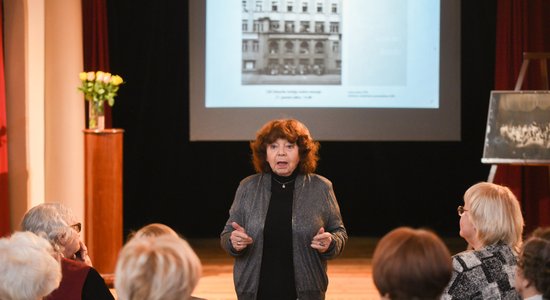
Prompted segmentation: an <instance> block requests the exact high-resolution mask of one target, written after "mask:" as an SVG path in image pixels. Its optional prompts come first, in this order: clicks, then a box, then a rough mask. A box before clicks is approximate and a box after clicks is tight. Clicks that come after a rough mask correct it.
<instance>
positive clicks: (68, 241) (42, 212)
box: [21, 203, 114, 300]
mask: <svg viewBox="0 0 550 300" xmlns="http://www.w3.org/2000/svg"><path fill="white" fill-rule="evenodd" d="M81 227H82V225H81V223H78V222H77V220H76V217H75V216H74V215H73V214H72V212H71V211H70V210H69V209H68V208H67V207H65V206H63V205H62V204H60V203H43V204H39V205H37V206H35V207H33V208H31V209H30V210H29V211H28V212H27V213H26V214H25V215H24V216H23V220H22V222H21V228H22V229H23V230H26V231H31V232H34V233H36V234H38V235H44V236H45V237H46V239H48V240H49V242H50V244H51V245H52V246H53V248H54V250H55V251H56V252H57V253H58V254H59V255H60V256H61V270H62V274H63V277H62V279H61V284H60V286H59V288H58V289H56V290H54V291H53V293H51V294H50V295H49V296H48V297H47V299H48V300H55V299H93V300H102V299H107V300H111V299H114V298H113V295H112V294H111V292H110V291H109V288H108V287H107V285H106V284H105V281H104V280H103V278H102V277H101V275H99V273H98V272H97V271H96V270H95V269H94V268H93V267H92V266H91V265H92V263H91V261H90V258H89V256H88V251H87V248H86V245H84V243H83V242H82V241H81V240H80V230H81Z"/></svg>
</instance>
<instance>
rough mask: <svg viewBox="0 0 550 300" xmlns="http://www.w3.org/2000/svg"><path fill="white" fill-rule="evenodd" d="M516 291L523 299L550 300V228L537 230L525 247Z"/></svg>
mask: <svg viewBox="0 0 550 300" xmlns="http://www.w3.org/2000/svg"><path fill="white" fill-rule="evenodd" d="M516 289H517V290H518V292H519V293H520V294H521V296H522V297H523V299H528V300H543V299H545V300H549V299H550V227H546V228H539V229H537V230H535V231H534V232H533V234H532V235H531V237H530V238H529V239H528V240H527V241H526V242H525V244H524V245H523V249H522V251H521V253H520V255H519V259H518V268H517V271H516Z"/></svg>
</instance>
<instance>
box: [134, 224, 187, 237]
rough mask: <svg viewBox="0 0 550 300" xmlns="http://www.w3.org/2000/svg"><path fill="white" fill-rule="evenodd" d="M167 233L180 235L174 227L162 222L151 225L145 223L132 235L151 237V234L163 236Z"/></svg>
mask: <svg viewBox="0 0 550 300" xmlns="http://www.w3.org/2000/svg"><path fill="white" fill-rule="evenodd" d="M165 234H168V235H172V236H175V237H179V235H178V234H177V233H176V232H175V231H174V229H172V228H170V227H169V226H166V225H164V224H161V223H151V224H149V225H145V226H143V227H141V228H140V229H139V230H138V231H136V232H135V233H134V234H133V235H132V236H131V237H132V238H142V237H151V236H161V235H165Z"/></svg>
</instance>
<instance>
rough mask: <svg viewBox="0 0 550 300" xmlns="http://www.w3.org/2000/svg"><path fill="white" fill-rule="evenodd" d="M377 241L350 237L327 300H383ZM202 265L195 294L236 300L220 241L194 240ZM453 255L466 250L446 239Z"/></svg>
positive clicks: (331, 271)
mask: <svg viewBox="0 0 550 300" xmlns="http://www.w3.org/2000/svg"><path fill="white" fill-rule="evenodd" d="M377 241H378V239H377V238H368V237H350V238H349V240H348V243H347V245H346V248H345V249H344V252H343V253H342V255H341V256H340V257H338V258H337V259H334V260H331V261H329V264H328V276H329V287H328V291H327V297H326V299H327V300H359V299H361V300H363V299H364V300H372V299H380V297H379V296H378V292H377V290H376V287H375V286H374V283H373V281H372V264H371V260H372V254H373V251H374V247H375V246H376V243H377ZM189 242H190V244H191V245H192V246H193V249H195V251H196V252H197V254H198V255H199V257H200V259H201V262H202V265H203V276H202V278H201V280H200V281H199V285H198V286H197V288H196V289H195V292H194V293H193V295H194V296H196V297H200V298H205V299H209V300H230V299H231V300H234V299H237V296H236V295H235V291H234V288H233V273H232V270H233V259H232V258H231V257H230V256H229V255H227V254H226V253H225V252H224V251H223V250H222V249H221V248H220V246H219V240H218V239H191V240H189ZM445 243H446V244H447V246H448V247H449V250H450V251H451V253H453V254H454V253H457V252H459V251H462V250H463V249H465V247H466V244H465V242H464V241H463V240H462V239H460V238H456V239H445Z"/></svg>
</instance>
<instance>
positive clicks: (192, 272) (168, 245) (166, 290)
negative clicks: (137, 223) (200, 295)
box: [115, 231, 202, 300]
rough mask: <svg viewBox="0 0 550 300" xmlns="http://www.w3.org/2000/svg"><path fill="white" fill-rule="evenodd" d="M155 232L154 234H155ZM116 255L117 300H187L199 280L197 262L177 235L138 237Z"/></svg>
mask: <svg viewBox="0 0 550 300" xmlns="http://www.w3.org/2000/svg"><path fill="white" fill-rule="evenodd" d="M155 232H158V231H155ZM140 234H141V233H140V231H138V233H136V236H135V237H134V238H132V239H131V240H130V241H129V242H128V243H126V245H125V246H124V247H123V249H122V251H121V252H120V253H119V257H118V261H117V265H116V271H115V289H116V292H117V295H118V298H119V299H120V300H181V299H183V300H187V299H193V298H192V297H191V293H192V292H193V290H194V289H195V287H196V285H197V283H198V281H199V279H200V276H201V271H202V267H201V262H200V260H199V258H198V256H197V255H196V254H195V252H194V251H193V249H192V248H191V246H190V245H189V244H188V243H187V242H186V241H185V240H184V239H182V238H180V237H178V236H177V234H176V235H173V234H170V233H167V234H160V235H155V234H153V235H148V236H147V235H146V236H140Z"/></svg>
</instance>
